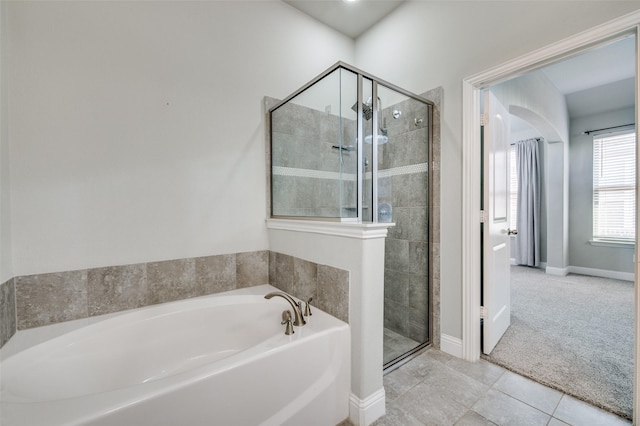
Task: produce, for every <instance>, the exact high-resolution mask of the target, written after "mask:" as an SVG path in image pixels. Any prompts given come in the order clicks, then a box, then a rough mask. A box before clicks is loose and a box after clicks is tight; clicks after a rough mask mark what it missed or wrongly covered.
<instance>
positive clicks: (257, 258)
mask: <svg viewBox="0 0 640 426" xmlns="http://www.w3.org/2000/svg"><path fill="white" fill-rule="evenodd" d="M268 282H269V252H268V251H266V250H262V251H256V252H247V253H236V254H222V255H216V256H207V257H198V258H189V259H177V260H168V261H162V262H149V263H140V264H134V265H123V266H110V267H104V268H93V269H86V270H81V271H69V272H58V273H49V274H40V275H29V276H21V277H15V278H14V279H13V281H12V282H11V284H10V285H9V286H7V284H3V285H2V292H1V293H0V297H2V299H0V303H2V305H0V306H2V307H3V308H2V311H1V313H2V315H6V316H9V317H11V316H12V317H13V318H15V320H14V321H15V322H16V323H17V324H16V327H15V328H17V329H18V330H23V329H27V328H33V327H39V326H43V325H48V324H54V323H58V322H63V321H69V320H74V319H80V318H87V317H90V316H95V315H102V314H107V313H112V312H119V311H123V310H126V309H133V308H139V307H143V306H147V305H152V304H156V303H164V302H171V301H175V300H180V299H185V298H190V297H196V296H204V295H206V294H212V293H219V292H223V291H227V290H233V289H236V288H243V287H250V286H254V285H261V284H267V283H268ZM13 283H15V292H14V290H13V288H14V287H13ZM5 293H6V295H5ZM12 298H15V305H16V310H15V311H14V312H13V314H12V313H11V312H10V311H9V310H8V309H6V312H5V308H4V306H5V304H7V302H5V300H4V299H12ZM1 319H3V321H2V323H3V324H5V321H4V317H2V318H1ZM7 323H8V324H10V323H9V322H7ZM2 333H3V334H2V335H0V337H1V338H3V339H4V338H6V339H8V337H5V335H4V334H5V331H4V329H2ZM7 333H8V332H7ZM9 337H10V336H9ZM1 341H2V340H0V342H1Z"/></svg>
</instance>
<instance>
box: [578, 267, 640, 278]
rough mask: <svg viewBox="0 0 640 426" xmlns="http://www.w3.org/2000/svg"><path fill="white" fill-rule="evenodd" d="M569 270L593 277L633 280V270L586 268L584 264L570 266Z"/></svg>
mask: <svg viewBox="0 0 640 426" xmlns="http://www.w3.org/2000/svg"><path fill="white" fill-rule="evenodd" d="M567 269H569V272H573V273H574V274H581V275H591V276H593V277H603V278H613V279H614V280H625V281H633V280H634V275H633V272H619V271H610V270H607V269H595V268H584V267H582V266H569V268H567Z"/></svg>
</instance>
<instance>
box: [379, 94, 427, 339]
mask: <svg viewBox="0 0 640 426" xmlns="http://www.w3.org/2000/svg"><path fill="white" fill-rule="evenodd" d="M393 110H400V111H402V115H401V116H400V117H398V118H397V119H394V118H393V117H391V114H392V111H393ZM427 112H428V110H427V107H426V105H424V104H422V103H419V102H417V101H415V100H413V99H408V100H405V101H402V102H400V103H398V104H395V105H391V106H389V107H388V108H385V109H384V110H383V120H384V122H386V123H387V130H388V133H389V140H390V142H389V143H388V144H385V145H380V146H379V148H378V149H379V154H378V155H379V156H380V158H381V159H382V162H381V166H380V178H379V179H378V192H379V195H380V199H381V200H380V201H382V202H388V203H389V204H391V206H392V208H393V211H392V220H393V222H395V223H396V226H394V227H391V228H389V233H388V236H387V240H386V245H385V266H384V268H385V278H384V283H385V302H384V323H385V327H386V328H389V329H391V330H393V331H395V332H397V333H400V334H402V335H404V336H406V337H409V338H411V339H413V340H416V341H418V342H425V341H427V340H428V338H429V330H428V323H429V318H428V314H429V309H428V308H429V294H428V289H429V285H428V284H429V277H428V272H429V268H428V261H429V250H428V247H429V245H428V241H427V237H428V232H427V231H428V229H427V223H428V221H427V215H428V183H429V180H428V164H427V162H428V159H429V143H428V142H429V124H430V123H429V116H428V113H427ZM416 119H422V121H421V122H420V121H418V122H416V121H414V120H416ZM385 171H388V173H387V174H388V176H387V174H385V173H384V172H385Z"/></svg>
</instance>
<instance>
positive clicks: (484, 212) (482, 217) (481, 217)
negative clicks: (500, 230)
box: [480, 210, 487, 223]
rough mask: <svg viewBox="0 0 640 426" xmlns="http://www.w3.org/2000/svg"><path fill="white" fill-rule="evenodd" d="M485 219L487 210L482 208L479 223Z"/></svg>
mask: <svg viewBox="0 0 640 426" xmlns="http://www.w3.org/2000/svg"><path fill="white" fill-rule="evenodd" d="M486 221H487V212H486V211H484V210H480V223H485V222H486Z"/></svg>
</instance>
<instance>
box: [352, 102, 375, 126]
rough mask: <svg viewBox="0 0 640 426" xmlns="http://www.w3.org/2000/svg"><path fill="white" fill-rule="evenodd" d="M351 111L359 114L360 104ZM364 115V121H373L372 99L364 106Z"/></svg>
mask: <svg viewBox="0 0 640 426" xmlns="http://www.w3.org/2000/svg"><path fill="white" fill-rule="evenodd" d="M351 109H352V110H354V111H355V112H356V113H357V112H358V102H356V103H355V104H353V106H352V107H351ZM362 115H363V117H364V119H365V120H367V121H369V120H371V117H373V107H372V102H371V99H369V100H368V101H367V102H365V103H363V104H362Z"/></svg>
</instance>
